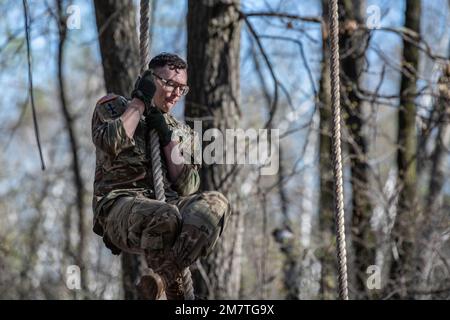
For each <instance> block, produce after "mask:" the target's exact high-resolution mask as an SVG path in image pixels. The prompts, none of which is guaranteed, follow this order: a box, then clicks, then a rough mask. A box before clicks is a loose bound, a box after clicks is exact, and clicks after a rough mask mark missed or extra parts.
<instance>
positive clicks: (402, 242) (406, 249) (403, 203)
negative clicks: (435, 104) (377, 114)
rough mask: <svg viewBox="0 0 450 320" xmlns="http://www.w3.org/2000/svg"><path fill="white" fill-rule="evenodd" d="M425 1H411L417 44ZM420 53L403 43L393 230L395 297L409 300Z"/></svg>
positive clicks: (408, 20)
mask: <svg viewBox="0 0 450 320" xmlns="http://www.w3.org/2000/svg"><path fill="white" fill-rule="evenodd" d="M420 14H421V1H420V0H407V1H406V12H405V27H406V28H408V29H410V30H412V31H413V32H414V33H415V35H411V37H413V39H414V40H415V41H419V39H420ZM418 65H419V50H418V47H417V45H416V44H415V43H413V42H411V41H405V40H404V41H403V54H402V77H401V84H400V87H401V88H400V107H399V110H398V137H397V143H398V151H397V169H398V177H397V183H398V185H399V188H400V193H399V199H398V208H397V216H396V218H395V225H394V228H393V230H392V236H393V239H394V249H393V252H394V255H393V259H392V265H391V270H390V280H391V282H392V283H391V284H392V286H390V290H391V291H394V290H397V292H396V293H395V294H394V297H403V298H405V297H408V286H410V284H411V278H410V277H411V266H412V257H413V252H414V249H415V247H414V233H415V227H416V226H415V221H416V219H417V217H418V214H419V211H418V207H417V206H418V199H417V194H416V189H417V172H416V171H417V167H416V153H417V134H416V102H415V98H416V97H417V84H416V81H417V78H418V75H417V73H418V71H417V70H418Z"/></svg>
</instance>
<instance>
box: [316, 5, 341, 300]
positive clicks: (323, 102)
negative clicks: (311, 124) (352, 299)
mask: <svg viewBox="0 0 450 320" xmlns="http://www.w3.org/2000/svg"><path fill="white" fill-rule="evenodd" d="M322 17H323V21H324V22H323V24H322V68H321V76H320V87H319V97H318V102H317V103H318V108H317V109H318V110H319V121H320V124H319V128H320V134H319V172H320V196H319V230H320V233H319V235H318V237H317V238H318V241H319V242H318V243H320V247H321V250H320V251H319V257H318V258H319V260H320V264H321V280H320V295H321V298H322V299H335V298H336V293H337V291H336V290H337V288H336V285H337V282H336V279H337V273H336V270H337V263H336V253H335V249H334V248H335V241H336V240H335V238H336V237H335V236H334V230H335V228H334V223H333V221H334V220H333V211H334V203H333V172H332V168H333V166H332V163H331V160H332V159H331V155H332V153H331V115H332V112H331V95H330V94H331V82H330V63H329V62H330V49H329V47H328V36H329V24H328V21H329V20H328V19H329V14H328V1H326V0H322Z"/></svg>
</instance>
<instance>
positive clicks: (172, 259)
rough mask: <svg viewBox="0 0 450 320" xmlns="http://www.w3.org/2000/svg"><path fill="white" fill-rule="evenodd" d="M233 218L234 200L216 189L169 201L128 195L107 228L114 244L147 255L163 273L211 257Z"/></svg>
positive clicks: (112, 213)
mask: <svg viewBox="0 0 450 320" xmlns="http://www.w3.org/2000/svg"><path fill="white" fill-rule="evenodd" d="M229 214H230V206H229V203H228V200H227V199H226V198H225V197H224V196H223V195H222V194H221V193H220V192H216V191H206V192H202V193H198V194H193V195H191V196H187V197H181V198H178V199H175V200H172V201H168V203H165V202H161V201H157V200H153V199H149V198H147V197H144V196H136V197H127V196H125V197H121V198H118V199H117V200H115V202H114V204H113V205H112V206H111V208H110V210H109V213H108V215H107V217H106V219H105V220H104V221H103V223H102V224H103V227H104V230H105V236H106V237H108V239H109V241H111V242H112V243H113V244H114V245H115V246H117V247H118V248H120V249H121V250H123V251H125V252H130V253H136V254H145V257H146V261H147V263H148V266H149V267H150V268H152V269H153V270H154V271H155V272H157V273H160V274H161V273H164V272H168V266H175V268H176V270H175V271H174V272H178V271H179V270H182V269H183V268H186V267H188V266H189V265H190V264H192V263H193V262H194V261H195V260H196V259H197V258H199V257H200V256H205V255H207V254H208V253H209V252H210V251H211V250H212V249H213V247H214V245H215V243H216V241H217V239H218V238H219V236H220V234H221V233H222V229H223V227H224V224H225V222H226V220H227V218H228V216H229ZM169 269H170V268H169Z"/></svg>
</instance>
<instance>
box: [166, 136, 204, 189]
mask: <svg viewBox="0 0 450 320" xmlns="http://www.w3.org/2000/svg"><path fill="white" fill-rule="evenodd" d="M194 143H198V142H197V141H196V140H194ZM185 147H186V146H185ZM197 148H200V146H199V145H197ZM163 150H164V156H165V158H166V163H167V167H168V173H169V178H170V180H171V182H172V186H173V187H174V190H175V191H177V192H178V194H179V195H181V196H187V195H190V194H192V193H194V192H196V191H197V190H198V188H199V186H200V176H199V173H198V169H199V165H195V164H192V162H189V161H186V160H185V158H184V156H183V155H182V153H181V151H180V150H181V146H180V144H179V143H178V142H177V141H171V142H170V143H169V144H168V145H167V146H165V147H164V148H163ZM198 150H200V149H198ZM191 160H193V159H191Z"/></svg>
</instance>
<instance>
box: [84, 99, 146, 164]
mask: <svg viewBox="0 0 450 320" xmlns="http://www.w3.org/2000/svg"><path fill="white" fill-rule="evenodd" d="M125 108H127V101H126V100H125V98H122V97H119V96H110V97H109V96H106V97H103V98H102V99H100V101H99V102H98V103H97V105H96V107H95V110H94V114H93V117H92V141H93V143H94V145H95V146H96V147H98V148H100V149H101V150H102V151H104V152H106V153H108V154H110V155H111V156H114V157H115V156H117V155H118V154H119V153H120V152H122V151H123V150H125V149H127V148H130V147H133V146H134V145H135V142H134V139H133V138H131V137H130V135H129V133H127V130H126V128H125V122H127V126H128V129H130V128H131V126H130V123H131V122H132V120H133V117H130V115H128V116H127V115H125V117H122V116H120V115H123V114H125V113H126V111H125V112H124V109H125ZM131 112H132V110H130V113H131ZM134 113H138V112H136V111H134ZM136 126H137V125H136ZM135 129H136V128H133V133H134V130H135ZM131 136H132V135H131Z"/></svg>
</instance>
